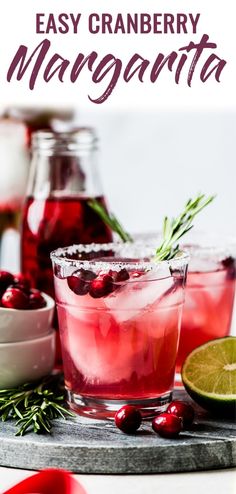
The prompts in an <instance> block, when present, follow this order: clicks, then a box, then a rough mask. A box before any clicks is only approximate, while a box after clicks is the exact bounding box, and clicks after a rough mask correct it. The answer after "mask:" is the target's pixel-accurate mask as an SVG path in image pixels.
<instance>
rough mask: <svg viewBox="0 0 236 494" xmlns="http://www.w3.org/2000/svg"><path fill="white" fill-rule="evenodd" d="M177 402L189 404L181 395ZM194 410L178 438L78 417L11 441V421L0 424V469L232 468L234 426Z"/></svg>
mask: <svg viewBox="0 0 236 494" xmlns="http://www.w3.org/2000/svg"><path fill="white" fill-rule="evenodd" d="M174 397H175V398H180V399H188V398H187V395H186V394H185V392H184V391H177V392H175V394H174ZM195 408H196V421H195V424H194V425H193V426H192V427H191V429H189V430H188V431H185V432H182V433H181V434H180V436H179V438H178V439H175V440H173V439H172V440H167V439H162V438H160V437H159V436H157V435H156V434H155V433H154V432H153V431H152V429H151V426H150V423H144V425H143V426H142V428H141V429H140V431H138V433H137V434H136V435H134V436H128V435H125V434H123V433H121V432H120V431H119V430H118V429H117V428H116V427H115V426H114V425H113V423H112V422H103V421H102V422H100V421H94V420H92V419H84V418H80V417H78V418H77V417H76V419H69V420H67V421H63V420H57V421H55V425H54V427H53V431H52V434H51V436H45V435H41V436H40V435H35V434H33V433H29V434H27V435H26V436H23V437H15V436H14V434H15V426H14V422H13V421H9V422H5V423H2V422H1V423H0V465H1V466H9V467H15V468H24V469H30V470H31V469H32V470H39V469H42V468H48V467H58V468H64V469H67V470H70V471H71V472H76V473H93V474H94V473H99V474H135V473H136V474H137V473H142V474H144V473H163V472H188V471H196V470H207V469H215V468H229V467H235V466H236V421H233V420H232V421H229V420H220V421H219V420H214V419H213V418H212V417H210V416H209V415H208V414H207V413H206V412H204V411H203V410H200V408H198V407H195Z"/></svg>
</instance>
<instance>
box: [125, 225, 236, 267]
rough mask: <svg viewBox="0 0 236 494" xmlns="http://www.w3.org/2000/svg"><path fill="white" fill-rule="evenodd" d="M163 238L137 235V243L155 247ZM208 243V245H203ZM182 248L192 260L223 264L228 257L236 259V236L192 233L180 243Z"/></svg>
mask: <svg viewBox="0 0 236 494" xmlns="http://www.w3.org/2000/svg"><path fill="white" fill-rule="evenodd" d="M160 238H161V233H160V232H157V233H156V234H155V233H152V232H151V233H147V234H144V235H143V237H142V234H139V233H138V234H136V235H135V241H136V242H142V243H143V244H144V245H146V246H148V245H149V247H153V246H155V245H156V243H157V241H158V240H159V239H160ZM202 242H206V243H202ZM180 248H181V249H183V251H187V252H188V253H189V256H190V266H191V260H192V259H193V258H194V259H195V258H200V259H210V258H211V259H212V260H213V261H216V262H221V261H223V260H224V259H226V258H227V257H233V258H234V259H236V237H235V235H225V236H223V238H222V237H221V235H218V234H215V233H213V234H209V233H208V232H204V231H195V232H193V233H191V235H190V238H189V239H187V241H186V242H184V241H182V242H181V243H180Z"/></svg>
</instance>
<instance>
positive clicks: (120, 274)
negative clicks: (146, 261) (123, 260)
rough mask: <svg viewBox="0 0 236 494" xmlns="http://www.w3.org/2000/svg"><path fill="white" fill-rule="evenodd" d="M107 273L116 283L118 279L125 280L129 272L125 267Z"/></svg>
mask: <svg viewBox="0 0 236 494" xmlns="http://www.w3.org/2000/svg"><path fill="white" fill-rule="evenodd" d="M109 275H110V276H112V278H113V280H114V281H115V282H117V283H119V282H120V281H126V280H128V279H129V273H128V271H127V269H125V268H123V269H121V270H120V271H113V270H110V271H109Z"/></svg>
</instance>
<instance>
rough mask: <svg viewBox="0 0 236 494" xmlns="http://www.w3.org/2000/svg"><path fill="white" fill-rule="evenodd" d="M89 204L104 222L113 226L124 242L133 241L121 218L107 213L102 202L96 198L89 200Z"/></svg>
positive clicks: (112, 228) (113, 229)
mask: <svg viewBox="0 0 236 494" xmlns="http://www.w3.org/2000/svg"><path fill="white" fill-rule="evenodd" d="M88 205H89V206H90V207H91V208H92V209H93V210H94V211H95V212H96V213H97V214H98V216H100V218H101V219H102V220H103V221H104V223H105V224H106V225H107V226H109V227H110V228H111V230H112V231H113V232H115V233H117V234H118V235H119V237H120V238H121V240H123V242H132V241H133V239H132V237H131V235H130V234H129V233H127V232H126V231H125V230H124V228H123V226H122V225H121V224H120V222H119V220H118V219H117V218H116V216H115V215H114V214H112V213H107V211H106V210H105V208H104V206H103V205H102V204H100V202H98V201H97V200H96V199H91V200H89V201H88Z"/></svg>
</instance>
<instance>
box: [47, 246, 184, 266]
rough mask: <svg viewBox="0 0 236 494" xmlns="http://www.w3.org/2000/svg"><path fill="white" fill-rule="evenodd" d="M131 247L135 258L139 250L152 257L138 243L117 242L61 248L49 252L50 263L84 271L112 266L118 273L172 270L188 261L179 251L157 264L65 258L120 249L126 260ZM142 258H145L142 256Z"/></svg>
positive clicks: (147, 247)
mask: <svg viewBox="0 0 236 494" xmlns="http://www.w3.org/2000/svg"><path fill="white" fill-rule="evenodd" d="M132 247H134V248H136V249H137V251H135V255H136V256H137V257H138V252H140V253H141V248H142V249H146V256H151V255H153V256H154V249H153V248H152V247H150V246H147V245H145V244H142V245H141V244H140V242H137V243H136V242H132V243H131V242H125V243H122V244H121V243H118V242H110V243H106V244H95V243H92V244H74V245H70V246H68V247H63V248H59V249H56V250H54V251H53V252H51V254H50V257H51V260H52V261H54V262H55V263H56V264H57V265H60V266H75V267H81V268H84V269H91V267H94V268H97V269H105V270H106V269H110V268H111V266H112V269H113V270H114V271H119V270H120V269H122V268H126V269H142V270H152V271H158V270H159V269H160V267H162V266H168V267H173V268H177V267H182V266H184V265H186V264H187V263H188V261H189V254H188V252H187V251H181V252H180V254H179V255H178V257H175V258H174V259H170V260H168V261H158V262H154V261H145V260H142V261H138V262H137V261H128V262H127V261H124V262H122V261H121V260H118V261H116V260H115V259H114V261H113V260H110V258H109V260H104V261H101V260H100V261H99V260H96V258H95V259H91V260H82V259H69V258H67V257H66V254H69V255H71V254H74V253H84V254H88V253H90V252H99V251H100V250H103V251H109V250H113V251H115V252H117V253H118V252H120V251H121V249H122V256H123V257H124V258H126V259H127V258H128V257H129V256H131V251H132ZM125 250H127V255H125ZM136 252H137V253H136ZM128 254H129V256H128ZM133 255H134V254H133ZM131 257H132V256H131ZM142 257H145V256H144V255H143V254H142Z"/></svg>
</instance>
